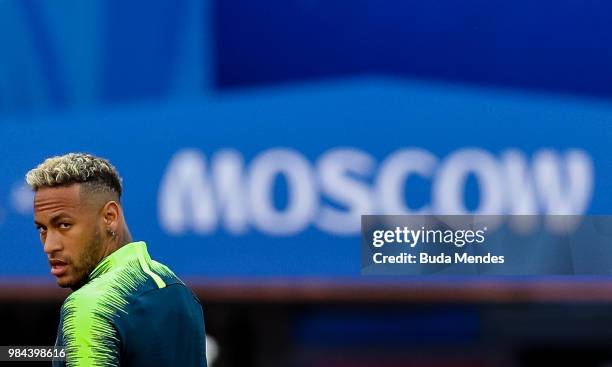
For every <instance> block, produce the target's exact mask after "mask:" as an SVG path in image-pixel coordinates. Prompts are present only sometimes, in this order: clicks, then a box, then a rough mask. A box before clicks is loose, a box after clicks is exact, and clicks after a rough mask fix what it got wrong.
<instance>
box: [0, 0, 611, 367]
mask: <svg viewBox="0 0 612 367" xmlns="http://www.w3.org/2000/svg"><path fill="white" fill-rule="evenodd" d="M611 45H612V3H610V2H607V1H597V0H594V1H588V2H578V1H565V0H560V1H559V0H558V1H549V0H545V1H538V2H533V1H526V0H517V1H512V2H506V3H496V2H490V1H484V0H466V1H461V2H455V1H450V0H432V1H426V2H416V1H397V0H389V1H385V2H380V1H378V2H377V1H372V0H354V1H317V0H284V1H277V0H267V1H260V2H253V1H247V0H224V1H220V0H211V1H206V0H202V1H196V0H180V1H157V2H144V1H140V0H135V1H129V2H125V1H117V0H105V1H89V0H85V1H83V0H81V1H74V0H63V1H44V0H0V137H1V138H2V139H1V143H0V172H2V173H1V174H0V236H1V238H2V245H1V250H0V311H1V312H0V315H1V316H0V321H1V322H2V326H3V329H4V330H5V332H4V333H2V335H1V336H0V339H1V340H0V345H52V344H53V343H54V340H55V333H56V328H57V324H58V317H59V308H60V305H61V303H62V301H63V300H64V298H65V297H66V295H67V292H65V291H64V290H62V289H59V288H57V286H56V285H55V282H54V280H53V278H52V276H51V275H50V274H49V270H48V264H47V261H46V256H45V254H44V253H43V251H42V246H41V245H40V243H39V240H38V236H37V232H36V231H35V229H34V226H33V223H32V197H33V195H32V193H31V192H30V190H29V189H28V188H27V187H26V186H24V185H25V183H24V175H25V173H26V172H27V171H28V170H29V169H30V168H33V167H34V166H35V165H37V164H38V163H40V162H41V161H42V160H43V159H45V158H46V157H48V156H51V155H60V154H64V153H67V152H71V151H84V152H89V153H93V154H96V155H99V156H103V157H105V158H108V159H109V160H111V162H113V163H114V164H115V166H116V167H117V168H118V169H119V171H120V173H121V174H122V176H123V180H124V186H125V192H124V198H123V204H124V208H125V212H126V215H127V220H128V224H129V226H130V229H131V231H132V234H133V235H134V237H135V239H138V240H144V241H146V242H147V244H148V247H149V251H150V253H151V254H152V257H153V258H155V259H157V260H159V261H161V262H163V263H165V264H167V265H169V266H170V267H171V268H172V269H173V270H174V271H175V272H176V273H177V274H178V275H179V276H180V277H181V278H183V279H184V280H185V282H186V283H188V284H189V285H190V286H191V287H192V288H193V289H194V290H195V291H196V293H197V294H198V296H199V298H200V299H201V300H202V303H203V305H204V311H205V318H206V331H207V334H208V347H209V352H208V357H209V364H210V365H211V366H215V367H226V366H265V367H268V366H271V367H274V366H317V367H324V366H325V367H327V366H454V367H456V366H542V365H578V366H612V344H611V342H612V312H610V311H612V307H611V306H612V303H611V302H612V282H611V281H610V278H609V277H606V276H599V277H553V276H541V277H520V276H517V277H508V278H504V279H494V278H487V277H473V278H457V279H454V278H449V277H446V278H437V277H432V276H413V277H404V278H389V277H380V276H362V275H361V274H360V252H359V251H360V250H359V249H360V246H359V243H360V238H359V233H360V232H359V231H360V215H362V214H466V213H467V214H503V215H519V214H538V215H548V214H577V215H583V214H603V215H605V214H609V208H610V205H611V204H612V193H611V191H610V190H609V183H610V182H612V177H611V176H612V148H611V147H610V141H612V140H611V138H612V129H611V128H610V127H611V126H612V48H611ZM22 365H23V364H22Z"/></svg>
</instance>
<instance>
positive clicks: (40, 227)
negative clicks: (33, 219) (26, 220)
mask: <svg viewBox="0 0 612 367" xmlns="http://www.w3.org/2000/svg"><path fill="white" fill-rule="evenodd" d="M36 230H37V231H38V233H40V234H43V233H45V232H46V231H47V229H46V228H45V227H43V226H37V227H36Z"/></svg>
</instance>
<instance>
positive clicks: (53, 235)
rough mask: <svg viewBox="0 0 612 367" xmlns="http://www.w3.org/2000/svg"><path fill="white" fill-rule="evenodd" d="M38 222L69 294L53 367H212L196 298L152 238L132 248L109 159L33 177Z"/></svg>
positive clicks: (68, 164) (59, 165) (39, 170)
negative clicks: (153, 254) (157, 256)
mask: <svg viewBox="0 0 612 367" xmlns="http://www.w3.org/2000/svg"><path fill="white" fill-rule="evenodd" d="M26 181H27V183H28V185H30V187H31V188H32V189H33V190H34V192H35V196H34V222H35V224H36V227H37V228H38V231H39V233H40V240H41V242H42V243H43V245H44V251H45V253H46V254H47V256H48V258H49V264H50V266H51V273H52V274H53V275H54V276H55V277H56V278H57V284H58V285H59V286H60V287H68V288H71V289H72V290H73V291H74V292H72V293H71V294H70V296H68V298H66V300H65V301H64V304H63V305H62V309H61V319H60V324H59V328H58V335H57V340H56V345H57V346H65V347H66V360H65V361H54V366H63V365H67V366H119V365H121V366H205V365H206V355H205V339H204V335H205V334H204V319H203V314H202V308H201V305H200V303H199V301H198V300H197V298H196V297H195V296H194V295H193V293H192V292H191V291H190V290H189V289H188V288H187V287H186V286H185V284H183V282H182V281H181V280H180V279H179V278H177V277H176V275H174V273H173V272H172V271H171V270H170V269H168V267H166V266H165V265H163V264H160V263H158V262H156V261H154V260H151V258H150V256H149V254H148V252H147V246H146V244H145V243H144V242H133V241H132V236H131V235H130V231H129V230H128V227H127V224H126V222H125V218H124V215H123V208H122V206H121V203H120V198H121V192H122V186H121V178H120V177H119V174H118V173H117V170H116V169H115V167H113V166H112V165H111V164H110V163H109V162H108V161H107V160H105V159H102V158H98V157H95V156H92V155H89V154H80V153H76V154H75V153H70V154H67V155H64V156H61V157H53V158H49V159H47V160H45V161H44V162H43V163H42V164H40V165H39V166H38V167H36V168H34V169H33V170H31V171H30V172H28V174H27V176H26Z"/></svg>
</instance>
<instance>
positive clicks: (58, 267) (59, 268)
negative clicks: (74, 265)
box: [49, 259, 68, 277]
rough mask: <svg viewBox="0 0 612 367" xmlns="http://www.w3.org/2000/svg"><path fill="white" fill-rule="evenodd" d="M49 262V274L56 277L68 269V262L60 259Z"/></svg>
mask: <svg viewBox="0 0 612 367" xmlns="http://www.w3.org/2000/svg"><path fill="white" fill-rule="evenodd" d="M49 264H50V265H51V274H53V275H54V276H56V277H59V276H62V275H63V274H64V273H65V272H66V270H68V264H67V263H66V262H65V261H62V260H57V259H53V260H49Z"/></svg>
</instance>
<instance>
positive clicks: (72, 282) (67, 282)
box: [56, 276, 83, 291]
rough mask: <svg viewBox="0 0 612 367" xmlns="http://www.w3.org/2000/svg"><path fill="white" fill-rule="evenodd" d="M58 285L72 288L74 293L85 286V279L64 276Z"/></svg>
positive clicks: (58, 279)
mask: <svg viewBox="0 0 612 367" xmlns="http://www.w3.org/2000/svg"><path fill="white" fill-rule="evenodd" d="M56 281H57V285H58V286H60V287H62V288H70V289H72V290H73V291H75V290H77V289H79V288H81V286H83V279H75V278H74V277H68V276H63V277H59V278H57V280H56Z"/></svg>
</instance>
